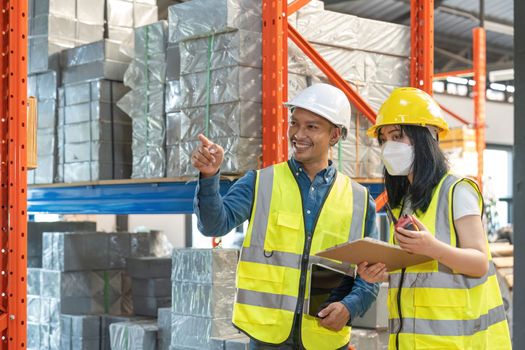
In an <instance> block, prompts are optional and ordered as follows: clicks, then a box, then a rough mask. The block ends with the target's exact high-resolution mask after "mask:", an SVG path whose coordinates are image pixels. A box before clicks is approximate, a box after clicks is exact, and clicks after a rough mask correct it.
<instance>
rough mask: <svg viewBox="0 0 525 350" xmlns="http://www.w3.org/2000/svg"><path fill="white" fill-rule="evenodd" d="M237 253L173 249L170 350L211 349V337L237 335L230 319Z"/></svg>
mask: <svg viewBox="0 0 525 350" xmlns="http://www.w3.org/2000/svg"><path fill="white" fill-rule="evenodd" d="M237 259H238V251H237V250H233V249H174V250H173V270H172V275H171V281H172V288H173V290H172V296H173V302H172V314H171V345H170V349H171V350H179V349H199V350H202V349H210V348H211V344H212V341H211V338H212V337H215V338H217V337H219V338H220V337H224V336H228V335H232V334H238V333H239V332H238V331H237V330H236V329H235V328H234V327H233V326H232V324H231V317H232V312H233V302H234V296H235V271H236V266H237Z"/></svg>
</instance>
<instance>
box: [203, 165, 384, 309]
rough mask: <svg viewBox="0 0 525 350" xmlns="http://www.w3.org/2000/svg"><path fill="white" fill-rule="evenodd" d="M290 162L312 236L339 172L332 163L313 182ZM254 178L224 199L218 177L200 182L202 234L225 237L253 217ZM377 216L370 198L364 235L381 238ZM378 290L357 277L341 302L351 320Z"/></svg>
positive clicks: (245, 178) (251, 175)
mask: <svg viewBox="0 0 525 350" xmlns="http://www.w3.org/2000/svg"><path fill="white" fill-rule="evenodd" d="M290 163H291V165H292V170H293V172H294V174H295V176H296V178H297V182H298V184H299V188H300V191H301V195H302V198H303V215H304V217H305V230H306V232H307V234H309V235H310V234H312V232H313V229H314V224H315V219H316V218H317V216H318V214H319V210H320V209H321V206H322V203H323V202H324V199H325V197H326V196H327V194H328V190H329V189H330V186H331V184H332V182H333V181H334V179H335V174H336V172H337V171H336V169H335V167H334V166H333V165H332V163H331V162H330V163H329V165H328V167H327V168H326V169H323V170H322V171H320V172H319V173H318V174H317V175H316V176H315V178H314V180H313V181H311V180H310V178H309V177H308V175H307V174H306V172H305V171H304V169H303V167H302V164H301V163H299V162H297V161H296V160H295V159H293V158H292V159H291V162H290ZM255 178H256V173H255V171H250V172H248V173H246V175H244V176H243V177H242V178H240V179H239V180H237V181H236V182H235V183H234V184H233V185H232V186H231V188H230V189H229V190H228V192H227V193H226V195H224V196H221V195H220V194H219V174H216V175H215V176H213V177H210V178H206V179H200V180H199V183H198V184H197V189H196V193H195V199H194V203H193V207H194V211H195V214H196V215H197V218H198V228H199V230H200V231H201V232H202V234H204V235H205V236H209V237H217V236H224V235H225V234H227V233H228V232H230V231H231V230H232V229H234V228H235V227H237V226H239V225H241V224H242V223H243V222H245V221H246V220H248V219H249V218H250V214H251V210H252V203H253V198H254V188H255ZM375 215H376V214H375V202H374V201H373V200H372V198H371V197H370V198H369V205H368V213H367V217H366V222H365V235H366V236H368V237H372V238H378V231H377V226H376V223H375ZM378 291H379V284H377V283H368V282H365V281H364V280H362V279H361V278H360V277H359V276H357V277H356V279H355V281H354V286H353V288H352V291H351V292H350V294H348V295H347V296H345V297H344V298H343V299H342V300H341V303H343V304H344V305H345V306H346V308H347V309H348V310H349V311H350V314H351V317H352V318H354V317H356V316H362V315H363V314H364V313H365V312H366V310H368V308H369V307H370V305H371V304H372V302H373V301H374V300H375V298H376V296H377V293H378ZM341 297H343V296H341Z"/></svg>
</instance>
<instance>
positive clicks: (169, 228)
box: [128, 215, 186, 248]
mask: <svg viewBox="0 0 525 350" xmlns="http://www.w3.org/2000/svg"><path fill="white" fill-rule="evenodd" d="M128 225H129V230H130V231H134V230H135V229H136V228H138V227H140V226H145V227H147V228H149V229H151V230H159V231H162V232H164V234H166V236H167V237H168V239H169V240H170V242H171V244H173V246H174V247H176V248H180V247H184V246H185V234H186V233H185V230H186V225H185V218H184V215H130V216H129V221H128Z"/></svg>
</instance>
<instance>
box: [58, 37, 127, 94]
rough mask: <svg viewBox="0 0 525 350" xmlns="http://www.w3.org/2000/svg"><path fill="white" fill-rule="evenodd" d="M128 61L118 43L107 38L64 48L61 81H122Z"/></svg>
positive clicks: (66, 82) (65, 82)
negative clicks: (67, 48)
mask: <svg viewBox="0 0 525 350" xmlns="http://www.w3.org/2000/svg"><path fill="white" fill-rule="evenodd" d="M129 61H130V60H129V58H128V57H127V56H125V55H123V54H122V53H120V50H119V45H118V44H117V43H114V42H111V41H109V40H101V41H97V42H94V43H90V44H86V45H82V46H79V47H75V48H72V49H69V50H64V51H63V52H62V54H61V66H62V67H63V69H62V83H63V84H72V83H78V82H85V81H89V80H95V79H108V80H114V81H122V80H123V78H124V72H125V71H126V68H127V67H128V65H129Z"/></svg>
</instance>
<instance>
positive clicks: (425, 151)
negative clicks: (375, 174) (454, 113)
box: [384, 125, 448, 212]
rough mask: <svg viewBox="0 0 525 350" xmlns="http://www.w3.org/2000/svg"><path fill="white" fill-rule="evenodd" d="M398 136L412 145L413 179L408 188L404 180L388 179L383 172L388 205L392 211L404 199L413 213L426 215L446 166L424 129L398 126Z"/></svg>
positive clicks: (438, 150) (392, 177)
mask: <svg viewBox="0 0 525 350" xmlns="http://www.w3.org/2000/svg"><path fill="white" fill-rule="evenodd" d="M401 133H402V135H403V134H406V135H407V136H408V138H409V139H410V141H411V142H412V144H413V145H414V165H413V168H412V171H413V175H414V178H413V181H412V184H410V183H409V182H408V177H407V176H392V175H390V174H389V173H388V172H387V171H386V169H384V177H385V187H386V191H387V193H388V203H389V204H390V206H391V207H392V208H396V207H398V206H400V205H401V203H402V201H403V198H404V197H405V196H408V198H409V199H410V201H411V203H412V209H413V211H414V212H415V211H417V210H420V211H422V212H426V210H427V209H428V206H429V205H430V202H431V201H432V193H433V190H434V188H435V187H436V186H437V185H438V184H439V182H440V181H441V179H442V178H443V176H444V175H445V174H446V173H447V171H448V163H447V160H446V158H445V155H444V154H443V152H442V151H441V149H440V148H439V146H438V142H437V140H435V139H434V138H433V137H432V134H431V133H430V131H429V130H428V129H427V128H426V127H422V126H417V125H401Z"/></svg>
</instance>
